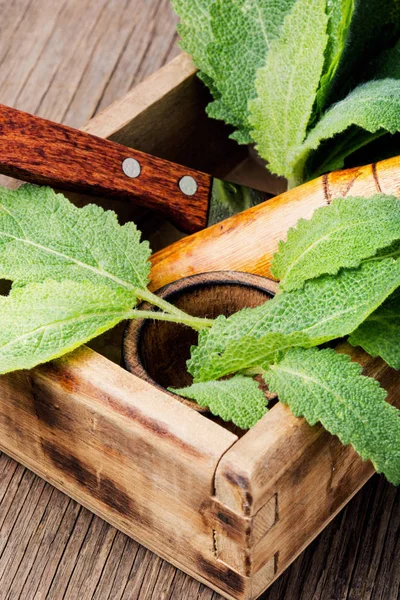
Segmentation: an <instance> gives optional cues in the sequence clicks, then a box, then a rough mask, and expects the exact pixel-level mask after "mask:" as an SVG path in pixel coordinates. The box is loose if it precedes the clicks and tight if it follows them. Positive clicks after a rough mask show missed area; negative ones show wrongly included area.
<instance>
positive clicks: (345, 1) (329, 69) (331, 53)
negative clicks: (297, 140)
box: [316, 0, 356, 113]
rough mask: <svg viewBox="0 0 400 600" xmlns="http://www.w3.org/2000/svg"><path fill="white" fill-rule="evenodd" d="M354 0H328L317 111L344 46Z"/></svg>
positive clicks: (332, 78)
mask: <svg viewBox="0 0 400 600" xmlns="http://www.w3.org/2000/svg"><path fill="white" fill-rule="evenodd" d="M355 3H356V2H355V0H328V2H327V11H328V17H329V20H328V43H327V46H326V49H325V63H324V68H323V73H322V76H321V80H320V83H319V89H318V92H317V96H316V104H317V109H318V112H319V113H322V111H323V109H324V107H325V104H326V100H327V97H328V96H329V93H330V90H331V86H332V82H333V80H334V78H335V75H336V72H337V70H338V68H339V64H340V61H341V58H342V55H343V52H344V49H345V47H346V40H347V36H348V31H349V28H350V23H351V20H352V17H353V14H354V9H355Z"/></svg>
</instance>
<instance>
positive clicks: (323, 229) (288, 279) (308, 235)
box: [272, 194, 400, 290]
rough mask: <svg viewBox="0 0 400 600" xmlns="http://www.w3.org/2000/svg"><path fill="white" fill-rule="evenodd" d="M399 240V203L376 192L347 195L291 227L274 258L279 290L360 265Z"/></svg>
mask: <svg viewBox="0 0 400 600" xmlns="http://www.w3.org/2000/svg"><path fill="white" fill-rule="evenodd" d="M397 239H400V201H399V199H398V198H396V197H395V196H387V195H385V194H377V195H375V196H372V197H370V198H363V197H356V198H352V197H347V198H338V199H336V200H334V201H333V202H332V203H331V205H330V206H324V207H322V208H319V209H318V210H316V211H315V212H314V214H313V216H312V217H311V219H310V220H308V221H306V220H305V219H301V220H300V221H298V222H297V225H296V227H295V228H293V229H290V230H289V232H288V235H287V240H286V241H285V242H280V244H279V251H278V253H277V254H275V256H274V259H273V267H272V273H273V274H274V275H275V277H277V278H278V279H280V288H281V289H284V290H293V289H296V288H300V287H301V286H302V285H303V283H304V282H305V281H306V280H307V279H312V278H313V277H318V276H319V275H322V274H324V273H330V274H335V273H337V272H338V271H339V269H341V268H343V267H357V266H358V265H359V264H360V262H361V260H362V259H364V258H368V257H370V256H373V255H374V254H375V253H376V251H377V250H378V249H380V248H384V247H385V246H388V245H389V244H390V243H391V242H392V241H393V240H397Z"/></svg>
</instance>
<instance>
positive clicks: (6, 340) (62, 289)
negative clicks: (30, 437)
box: [0, 280, 135, 373]
mask: <svg viewBox="0 0 400 600" xmlns="http://www.w3.org/2000/svg"><path fill="white" fill-rule="evenodd" d="M134 302H135V298H134V296H133V295H132V292H130V291H128V290H125V289H123V288H119V289H112V288H111V287H110V286H105V285H104V286H101V285H99V284H96V285H95V284H93V283H89V282H85V281H79V282H75V281H68V280H66V281H60V282H58V281H50V280H48V281H45V282H44V283H29V284H28V285H26V286H25V287H23V288H15V289H13V290H12V291H11V294H10V295H9V296H0V372H1V373H7V372H8V371H14V370H16V369H30V368H31V367H34V366H35V365H37V364H40V363H43V362H47V361H48V360H50V359H53V358H57V357H58V356H61V355H62V354H65V353H66V352H70V351H71V350H74V349H75V348H77V347H78V346H80V345H81V344H84V343H85V342H87V341H88V340H90V339H91V338H93V337H95V336H97V335H100V334H101V333H103V332H104V331H106V330H107V329H110V328H111V327H114V325H116V324H117V323H119V322H120V321H122V320H123V319H126V318H128V317H129V316H130V312H131V307H132V304H134Z"/></svg>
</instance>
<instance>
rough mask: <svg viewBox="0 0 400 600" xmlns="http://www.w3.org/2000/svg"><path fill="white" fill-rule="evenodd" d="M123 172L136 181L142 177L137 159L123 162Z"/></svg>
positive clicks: (127, 159) (126, 159)
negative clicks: (136, 178)
mask: <svg viewBox="0 0 400 600" xmlns="http://www.w3.org/2000/svg"><path fill="white" fill-rule="evenodd" d="M122 170H123V172H124V173H125V175H126V176H127V177H130V178H131V179H134V178H135V177H139V175H140V171H141V167H140V163H139V162H138V161H137V160H136V158H125V159H124V160H123V161H122Z"/></svg>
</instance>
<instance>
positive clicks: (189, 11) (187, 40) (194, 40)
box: [172, 0, 240, 127]
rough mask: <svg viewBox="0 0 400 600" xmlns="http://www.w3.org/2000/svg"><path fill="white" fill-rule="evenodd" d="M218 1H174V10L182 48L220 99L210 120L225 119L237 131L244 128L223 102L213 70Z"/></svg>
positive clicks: (214, 95)
mask: <svg viewBox="0 0 400 600" xmlns="http://www.w3.org/2000/svg"><path fill="white" fill-rule="evenodd" d="M214 2H215V0H195V1H193V0H172V6H173V8H174V10H175V12H176V13H177V15H178V16H179V17H180V19H181V22H180V23H179V25H178V32H179V34H180V36H181V42H180V46H181V48H182V50H185V52H187V53H188V54H190V55H191V56H192V58H193V62H194V63H195V64H196V66H197V67H198V68H199V69H201V71H200V73H199V77H200V79H201V80H202V81H203V83H205V84H206V85H207V86H208V87H209V89H210V91H211V93H212V95H213V97H214V98H215V99H216V102H215V105H214V103H213V104H212V105H211V106H214V109H213V111H210V116H212V117H213V118H215V119H222V120H223V121H225V122H226V123H228V124H230V125H233V126H234V127H240V123H238V122H237V120H236V118H235V115H234V114H233V112H232V110H231V109H230V107H229V106H226V105H225V104H224V102H223V100H222V99H221V93H220V91H219V89H218V85H217V83H216V81H215V74H214V70H213V66H212V65H211V63H210V61H209V58H208V50H207V49H208V46H209V44H210V43H211V42H212V41H213V40H214V34H213V32H212V29H211V13H210V11H211V7H212V5H213V4H214Z"/></svg>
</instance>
